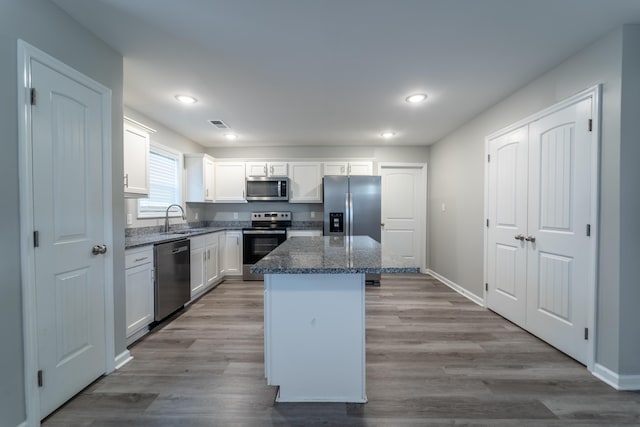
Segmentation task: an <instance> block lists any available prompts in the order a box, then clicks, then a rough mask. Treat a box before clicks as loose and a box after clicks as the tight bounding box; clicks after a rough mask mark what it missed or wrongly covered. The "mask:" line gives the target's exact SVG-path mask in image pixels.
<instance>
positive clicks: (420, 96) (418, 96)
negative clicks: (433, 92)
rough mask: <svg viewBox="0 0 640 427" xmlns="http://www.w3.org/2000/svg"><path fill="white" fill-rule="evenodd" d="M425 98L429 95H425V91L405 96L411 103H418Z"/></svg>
mask: <svg viewBox="0 0 640 427" xmlns="http://www.w3.org/2000/svg"><path fill="white" fill-rule="evenodd" d="M425 99H427V95H425V94H424V93H415V94H413V95H409V96H407V97H406V98H405V100H406V101H407V102H408V103H409V104H418V103H420V102H422V101H424V100H425Z"/></svg>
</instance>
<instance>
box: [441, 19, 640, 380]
mask: <svg viewBox="0 0 640 427" xmlns="http://www.w3.org/2000/svg"><path fill="white" fill-rule="evenodd" d="M621 68H622V29H617V30H615V31H613V32H611V33H610V34H608V35H606V36H605V37H603V38H602V39H600V40H598V41H597V42H595V43H594V44H592V45H591V46H589V47H587V48H585V49H584V50H582V51H580V52H578V53H577V54H575V55H574V56H572V57H571V58H568V59H567V60H566V61H564V62H563V63H561V64H560V65H559V66H557V67H556V68H554V69H552V70H550V71H548V72H547V73H545V74H543V75H542V76H540V77H539V78H537V79H536V80H534V81H533V82H531V83H529V84H528V85H527V86H525V87H523V88H522V89H520V90H519V91H518V92H516V93H514V94H513V95H511V96H509V97H508V98H506V99H505V100H503V101H501V102H500V103H498V104H496V105H495V106H493V107H491V108H489V109H488V110H486V111H485V112H483V113H482V114H480V115H479V116H477V117H476V118H475V119H473V120H471V121H470V122H469V123H467V124H466V125H464V126H462V127H461V128H459V129H458V130H456V131H455V132H454V133H452V134H451V135H449V136H447V137H446V138H444V139H442V140H441V141H438V142H437V143H436V144H434V145H432V146H431V148H430V156H431V162H430V168H429V180H428V183H429V203H428V205H429V236H430V239H429V251H428V252H429V268H431V269H432V270H433V271H435V272H437V273H438V274H440V275H442V276H444V277H446V278H447V279H449V280H451V281H453V282H454V283H456V284H458V285H460V286H462V287H463V288H465V289H467V290H468V291H470V292H472V293H474V294H475V295H478V296H480V297H482V295H483V283H484V280H483V251H484V246H483V245H484V241H483V239H484V237H483V235H484V221H485V218H484V162H485V161H486V159H485V152H484V149H485V147H484V138H485V136H486V135H489V134H491V133H493V132H495V131H497V130H499V129H501V128H503V127H506V126H508V125H509V124H511V123H514V122H516V121H518V120H520V119H523V118H525V117H527V116H529V115H531V114H533V113H535V112H537V111H540V110H542V109H544V108H546V107H549V106H551V105H553V104H555V103H557V102H559V101H561V100H563V99H565V98H568V97H569V96H571V95H573V94H575V93H578V92H580V91H582V90H584V89H586V88H588V87H591V86H594V85H596V84H598V83H601V84H602V85H603V93H602V126H601V130H602V144H601V156H600V162H601V181H600V186H601V189H600V224H599V225H600V229H599V239H600V255H599V260H598V268H599V276H598V282H599V289H598V298H599V305H598V318H597V324H598V333H597V339H598V342H597V354H596V360H597V361H598V363H600V364H603V365H605V366H607V367H608V368H609V369H611V370H612V371H615V372H618V371H619V363H618V361H619V359H618V357H619V354H618V349H619V344H620V343H619V334H618V331H619V327H620V325H619V316H618V312H619V301H620V289H619V283H620V280H619V278H620V268H619V262H618V260H619V256H620V246H619V242H620V199H621V186H620V173H619V169H620V163H621V162H620V120H621V115H620V114H621V113H620V103H621ZM636 158H637V157H636ZM636 173H637V172H636ZM636 182H637V181H636ZM443 203H444V204H445V207H446V210H445V211H442V204H443ZM636 301H637V300H636ZM636 324H637V323H636Z"/></svg>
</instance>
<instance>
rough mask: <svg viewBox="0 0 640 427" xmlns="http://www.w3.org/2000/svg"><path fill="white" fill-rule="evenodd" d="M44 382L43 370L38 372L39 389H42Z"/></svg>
mask: <svg viewBox="0 0 640 427" xmlns="http://www.w3.org/2000/svg"><path fill="white" fill-rule="evenodd" d="M43 384H44V381H43V380H42V369H39V370H38V387H42V386H43Z"/></svg>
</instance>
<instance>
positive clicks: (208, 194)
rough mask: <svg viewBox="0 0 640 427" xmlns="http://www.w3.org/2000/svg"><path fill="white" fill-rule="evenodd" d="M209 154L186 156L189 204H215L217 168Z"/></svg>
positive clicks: (187, 199)
mask: <svg viewBox="0 0 640 427" xmlns="http://www.w3.org/2000/svg"><path fill="white" fill-rule="evenodd" d="M213 160H214V159H213V157H211V156H209V155H207V154H185V155H184V164H185V168H186V170H187V197H186V200H185V201H187V202H213V201H214V195H215V166H214V162H213Z"/></svg>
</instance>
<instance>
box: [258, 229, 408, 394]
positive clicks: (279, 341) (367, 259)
mask: <svg viewBox="0 0 640 427" xmlns="http://www.w3.org/2000/svg"><path fill="white" fill-rule="evenodd" d="M418 271H419V268H418V267H417V266H415V265H413V264H412V263H411V262H409V261H407V260H405V259H403V258H400V257H399V256H396V255H393V254H388V253H384V252H383V251H382V249H381V246H380V244H379V243H378V242H376V241H375V240H373V239H372V238H370V237H367V236H355V237H292V238H291V239H289V240H287V241H286V242H284V243H283V244H282V245H280V246H278V247H277V248H276V249H275V250H274V251H272V252H271V253H270V254H269V255H267V256H266V257H264V258H262V259H261V260H260V261H258V262H257V263H256V264H255V265H253V267H252V268H251V272H252V273H261V274H264V286H265V293H264V352H265V376H266V378H267V383H268V384H269V385H277V386H280V388H279V391H278V396H277V398H276V400H277V401H278V402H356V403H365V402H366V401H367V395H366V390H365V349H366V346H365V274H367V273H383V274H393V273H417V272H418Z"/></svg>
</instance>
